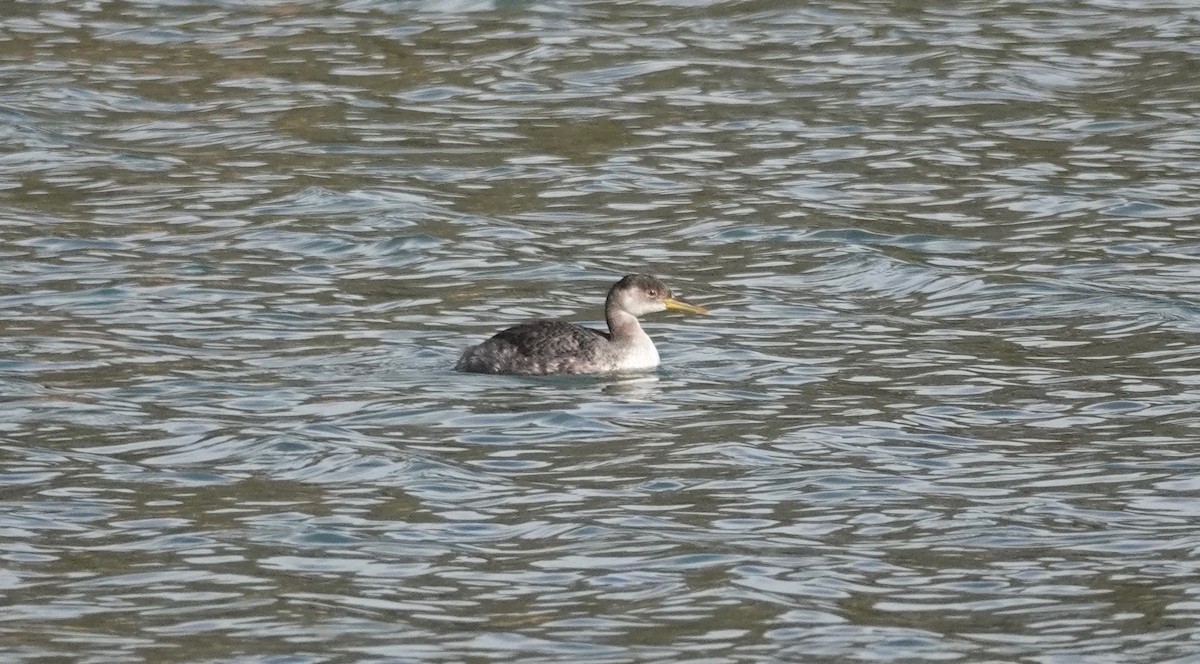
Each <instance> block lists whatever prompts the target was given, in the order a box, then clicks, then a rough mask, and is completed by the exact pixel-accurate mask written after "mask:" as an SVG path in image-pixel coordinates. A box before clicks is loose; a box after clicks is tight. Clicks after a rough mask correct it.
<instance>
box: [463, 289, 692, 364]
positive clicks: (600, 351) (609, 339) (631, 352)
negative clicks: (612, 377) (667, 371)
mask: <svg viewBox="0 0 1200 664" xmlns="http://www.w3.org/2000/svg"><path fill="white" fill-rule="evenodd" d="M668 309H670V310H672V311H684V312H687V313H693V314H706V313H708V310H707V309H705V308H704V307H698V306H696V305H693V304H688V303H686V302H682V301H680V300H676V299H675V296H674V293H672V292H671V289H670V288H668V287H667V285H666V284H664V283H663V282H661V281H659V280H658V279H655V278H654V277H652V276H650V275H648V274H630V275H627V276H625V277H624V278H622V279H621V280H620V281H618V282H617V283H616V284H614V285H613V287H612V289H611V290H609V291H608V300H607V301H606V302H605V304H604V318H605V320H606V321H607V322H608V332H602V331H600V330H595V329H592V328H590V327H581V326H579V325H575V324H573V323H568V322H566V321H561V320H538V321H533V322H532V323H525V324H524V325H518V326H517V327H511V328H509V329H507V330H504V331H503V332H500V333H499V334H497V335H496V336H494V337H492V338H491V339H488V340H487V341H485V342H483V343H481V344H479V345H478V346H472V347H470V348H468V349H467V350H466V352H464V353H463V354H462V358H460V359H459V360H458V364H457V365H456V366H455V367H454V368H455V369H457V370H458V371H470V372H474V373H493V374H525V375H551V374H589V373H610V372H617V371H639V370H646V369H653V368H654V367H656V366H658V350H657V349H655V348H654V342H653V341H651V340H650V337H649V336H647V335H646V333H645V332H643V331H642V326H641V325H640V324H639V323H638V316H643V315H645V314H648V313H653V312H655V311H665V310H668Z"/></svg>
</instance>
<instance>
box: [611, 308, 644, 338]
mask: <svg viewBox="0 0 1200 664" xmlns="http://www.w3.org/2000/svg"><path fill="white" fill-rule="evenodd" d="M604 319H605V320H606V321H607V322H608V331H609V332H610V333H611V334H612V338H613V341H629V340H633V339H637V338H638V337H641V336H645V334H646V333H645V332H642V325H641V324H640V323H638V319H637V316H634V315H633V314H631V313H629V312H628V311H625V310H624V309H622V308H621V307H620V306H618V305H617V303H616V302H615V301H613V300H612V299H609V301H608V302H607V303H606V304H605V306H604Z"/></svg>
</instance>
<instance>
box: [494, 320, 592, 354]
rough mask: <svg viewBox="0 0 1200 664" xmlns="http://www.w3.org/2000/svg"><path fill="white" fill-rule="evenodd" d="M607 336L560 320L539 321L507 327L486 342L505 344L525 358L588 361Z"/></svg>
mask: <svg viewBox="0 0 1200 664" xmlns="http://www.w3.org/2000/svg"><path fill="white" fill-rule="evenodd" d="M607 339H608V334H607V333H605V332H601V331H600V330H593V329H592V328H590V327H580V326H579V325H573V324H571V323H568V322H566V321H561V320H539V321H534V322H532V323H526V324H524V325H518V326H516V327H510V328H508V329H507V330H504V331H503V332H500V333H499V334H497V335H496V336H494V337H492V338H491V339H490V340H488V343H500V344H506V345H508V346H511V347H512V348H514V349H515V350H516V351H517V352H518V353H520V354H521V355H524V356H526V357H537V358H549V357H587V356H588V355H590V354H591V353H592V352H593V351H594V349H595V347H596V346H597V345H598V342H602V341H605V340H607Z"/></svg>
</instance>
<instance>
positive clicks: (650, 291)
mask: <svg viewBox="0 0 1200 664" xmlns="http://www.w3.org/2000/svg"><path fill="white" fill-rule="evenodd" d="M646 294H647V295H649V296H650V297H658V291H656V290H654V289H653V288H651V289H650V290H648V291H646Z"/></svg>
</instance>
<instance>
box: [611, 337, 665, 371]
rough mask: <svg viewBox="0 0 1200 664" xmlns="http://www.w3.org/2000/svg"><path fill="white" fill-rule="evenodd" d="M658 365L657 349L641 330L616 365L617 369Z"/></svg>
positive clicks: (627, 369) (628, 369) (630, 369)
mask: <svg viewBox="0 0 1200 664" xmlns="http://www.w3.org/2000/svg"><path fill="white" fill-rule="evenodd" d="M657 366H658V349H657V348H655V347H654V342H653V341H651V340H650V337H649V336H647V335H646V333H645V332H642V334H641V335H639V337H638V340H637V342H635V343H634V344H633V346H632V347H631V348H630V349H629V351H628V352H627V353H626V354H625V356H624V357H622V358H621V360H620V363H619V364H618V365H617V369H618V370H619V371H637V370H642V369H653V368H654V367H657Z"/></svg>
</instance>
